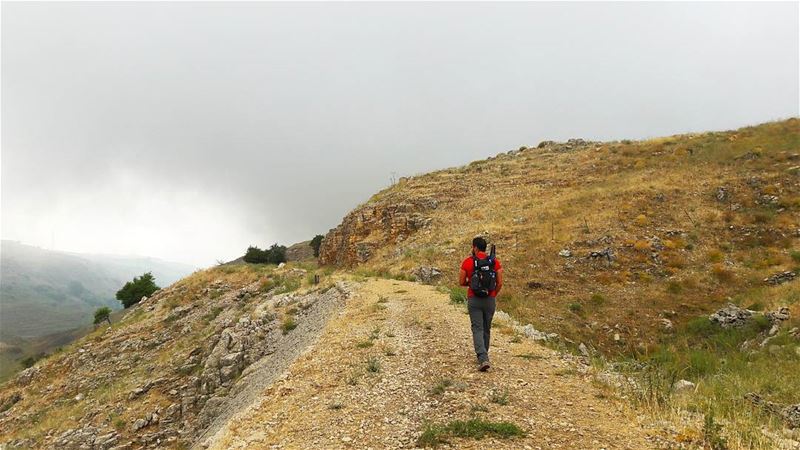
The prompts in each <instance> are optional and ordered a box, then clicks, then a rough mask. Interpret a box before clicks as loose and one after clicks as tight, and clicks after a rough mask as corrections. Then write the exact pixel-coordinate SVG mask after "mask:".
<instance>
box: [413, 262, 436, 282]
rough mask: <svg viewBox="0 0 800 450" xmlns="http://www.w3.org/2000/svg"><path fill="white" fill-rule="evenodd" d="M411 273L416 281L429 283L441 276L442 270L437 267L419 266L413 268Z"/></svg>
mask: <svg viewBox="0 0 800 450" xmlns="http://www.w3.org/2000/svg"><path fill="white" fill-rule="evenodd" d="M411 274H412V275H413V276H414V277H415V278H416V279H417V281H421V282H422V283H425V284H431V283H433V282H434V281H436V280H438V279H439V277H441V275H442V271H441V270H439V268H438V267H432V266H420V267H417V268H416V269H414V271H413V272H411Z"/></svg>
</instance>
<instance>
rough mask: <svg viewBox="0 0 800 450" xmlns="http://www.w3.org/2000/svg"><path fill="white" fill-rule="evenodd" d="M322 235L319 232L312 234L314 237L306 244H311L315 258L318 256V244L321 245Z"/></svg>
mask: <svg viewBox="0 0 800 450" xmlns="http://www.w3.org/2000/svg"><path fill="white" fill-rule="evenodd" d="M324 237H325V236H323V235H321V234H318V235H316V236H314V239H312V240H311V242H310V243H309V244H308V245H310V246H311V248H313V249H314V257H315V258H319V246H320V245H322V239H323V238H324Z"/></svg>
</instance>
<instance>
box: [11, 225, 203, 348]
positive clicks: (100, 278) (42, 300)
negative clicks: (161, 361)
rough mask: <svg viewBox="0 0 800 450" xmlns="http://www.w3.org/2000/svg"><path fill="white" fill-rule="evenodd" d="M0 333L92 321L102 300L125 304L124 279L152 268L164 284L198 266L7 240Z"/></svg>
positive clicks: (24, 333)
mask: <svg viewBox="0 0 800 450" xmlns="http://www.w3.org/2000/svg"><path fill="white" fill-rule="evenodd" d="M0 251H1V252H2V254H1V256H0V277H2V283H0V311H2V314H0V339H4V340H5V339H8V338H10V337H21V338H32V337H40V336H44V335H48V334H52V333H57V332H61V331H66V330H70V329H73V328H76V327H80V326H83V325H87V324H90V323H91V318H90V315H91V313H92V312H93V311H94V310H95V309H97V308H98V307H100V306H109V307H111V308H112V309H120V308H121V305H120V303H119V302H118V301H117V300H116V299H115V298H114V295H115V293H116V291H117V290H119V288H120V287H122V285H123V284H124V283H125V282H126V281H128V280H130V279H131V278H133V277H134V276H135V275H141V274H142V273H144V272H153V275H154V276H155V278H156V282H157V283H158V284H159V285H160V286H162V287H164V286H168V285H170V284H172V283H174V282H175V281H177V280H179V279H180V278H182V277H184V276H186V275H188V274H190V273H191V272H193V271H194V268H193V267H191V266H189V265H186V264H180V263H173V262H167V261H161V260H158V259H153V258H142V257H128V256H113V255H85V254H78V253H67V252H59V251H52V250H45V249H42V248H38V247H34V246H30V245H25V244H21V243H19V242H13V241H6V240H4V241H2V247H1V248H0Z"/></svg>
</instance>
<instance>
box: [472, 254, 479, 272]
mask: <svg viewBox="0 0 800 450" xmlns="http://www.w3.org/2000/svg"><path fill="white" fill-rule="evenodd" d="M472 269H473V270H478V257H477V256H476V255H475V252H472Z"/></svg>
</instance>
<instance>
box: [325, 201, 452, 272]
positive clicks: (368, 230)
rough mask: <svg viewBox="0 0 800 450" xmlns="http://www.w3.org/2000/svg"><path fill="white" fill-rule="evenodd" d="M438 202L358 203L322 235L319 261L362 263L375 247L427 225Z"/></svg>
mask: <svg viewBox="0 0 800 450" xmlns="http://www.w3.org/2000/svg"><path fill="white" fill-rule="evenodd" d="M438 206H439V202H438V201H437V200H436V199H434V198H416V199H413V200H408V201H402V200H398V201H397V202H391V201H388V200H387V201H377V202H374V203H368V204H366V205H364V206H361V207H359V208H357V209H355V210H354V211H352V212H350V213H349V214H348V215H347V216H345V218H344V220H343V221H342V223H341V224H340V225H339V226H337V227H336V228H334V229H332V230H330V231H329V232H328V234H327V235H326V236H325V239H323V241H322V245H321V246H320V251H319V260H320V263H322V264H333V265H337V266H345V267H349V266H354V265H357V264H360V263H364V262H366V261H367V260H369V259H370V257H372V255H373V253H374V251H375V250H376V249H378V248H380V247H383V246H384V245H387V244H393V243H396V242H399V241H402V240H404V239H406V238H407V237H408V236H410V235H411V234H413V233H416V232H417V231H419V230H421V229H423V228H425V227H427V226H428V225H430V223H431V220H432V219H431V217H430V214H429V213H430V211H431V210H434V209H436V208H437V207H438Z"/></svg>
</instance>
